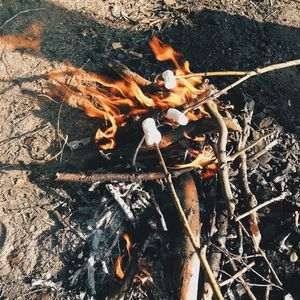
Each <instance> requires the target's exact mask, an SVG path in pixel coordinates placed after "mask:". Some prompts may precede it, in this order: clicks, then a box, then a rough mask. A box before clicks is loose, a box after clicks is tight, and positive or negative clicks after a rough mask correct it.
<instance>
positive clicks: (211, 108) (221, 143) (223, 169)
mask: <svg viewBox="0 0 300 300" xmlns="http://www.w3.org/2000/svg"><path fill="white" fill-rule="evenodd" d="M206 107H207V110H208V112H209V113H210V115H211V117H212V119H213V120H214V121H215V122H216V124H217V127H218V132H219V139H218V144H217V153H216V155H217V159H218V172H219V176H220V184H221V188H222V193H223V197H224V200H225V201H226V204H227V209H228V213H229V217H232V216H233V213H234V210H235V204H234V197H233V194H232V191H231V187H230V182H229V175H228V164H227V154H226V145H227V137H228V130H227V127H226V125H225V122H224V120H223V118H222V116H221V115H220V113H219V112H218V109H217V107H216V104H215V103H214V102H212V101H209V102H207V104H206Z"/></svg>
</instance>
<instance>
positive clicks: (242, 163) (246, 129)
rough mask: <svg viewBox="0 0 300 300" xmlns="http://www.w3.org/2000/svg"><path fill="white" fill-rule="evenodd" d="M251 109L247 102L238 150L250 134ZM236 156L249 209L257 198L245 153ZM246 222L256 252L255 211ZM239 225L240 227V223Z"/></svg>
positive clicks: (251, 104) (257, 244)
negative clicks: (250, 183) (249, 176)
mask: <svg viewBox="0 0 300 300" xmlns="http://www.w3.org/2000/svg"><path fill="white" fill-rule="evenodd" d="M253 109H254V102H247V103H246V104H245V108H244V113H243V123H244V126H243V130H242V134H241V136H240V139H239V142H238V149H239V150H240V149H243V148H245V146H246V142H247V139H248V137H249V135H250V124H251V120H252V115H253ZM256 143H258V141H256ZM256 143H254V144H256ZM252 144H253V143H252ZM238 158H239V169H238V171H239V178H240V183H241V191H242V197H243V199H244V202H245V203H246V205H247V207H248V208H249V209H251V208H253V207H255V206H256V205H257V199H256V197H255V195H254V194H253V193H252V191H251V189H250V186H249V181H248V170H247V157H246V153H245V152H243V153H241V155H240V156H239V157H238ZM248 222H249V225H250V232H251V238H252V241H253V245H254V248H255V251H256V252H257V248H258V247H259V244H260V242H261V233H260V230H259V226H258V223H259V218H258V215H257V213H256V212H252V213H251V214H250V217H249V218H248ZM239 227H240V228H241V226H240V225H239Z"/></svg>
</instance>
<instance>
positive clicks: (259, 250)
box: [238, 221, 282, 286]
mask: <svg viewBox="0 0 300 300" xmlns="http://www.w3.org/2000/svg"><path fill="white" fill-rule="evenodd" d="M238 223H239V224H240V226H241V227H242V229H243V231H244V233H245V234H246V235H247V237H248V238H250V239H251V235H250V233H249V232H248V231H247V229H246V228H245V227H244V225H243V223H242V222H241V221H238ZM258 252H259V253H260V254H261V256H262V257H263V258H264V260H265V261H266V263H267V265H268V267H269V269H270V270H271V272H272V274H273V276H274V277H275V279H276V281H277V283H278V285H279V286H282V282H281V281H280V279H279V277H278V275H277V274H276V272H275V270H274V268H273V266H272V265H271V263H270V261H269V260H268V258H267V255H266V253H265V252H264V250H262V249H261V248H260V247H258Z"/></svg>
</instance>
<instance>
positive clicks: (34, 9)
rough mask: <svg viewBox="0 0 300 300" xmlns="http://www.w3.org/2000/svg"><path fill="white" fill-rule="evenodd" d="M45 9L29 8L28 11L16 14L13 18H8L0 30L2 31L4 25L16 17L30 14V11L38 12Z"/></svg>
mask: <svg viewBox="0 0 300 300" xmlns="http://www.w3.org/2000/svg"><path fill="white" fill-rule="evenodd" d="M45 9H46V8H30V9H26V10H23V11H20V12H18V13H17V14H15V15H14V16H12V17H11V18H9V19H8V20H6V21H5V22H4V23H3V24H2V25H1V26H0V29H2V28H3V27H4V26H5V25H6V24H8V23H9V22H10V21H12V20H13V19H15V18H16V17H18V16H20V15H22V14H25V13H28V12H31V11H39V10H45Z"/></svg>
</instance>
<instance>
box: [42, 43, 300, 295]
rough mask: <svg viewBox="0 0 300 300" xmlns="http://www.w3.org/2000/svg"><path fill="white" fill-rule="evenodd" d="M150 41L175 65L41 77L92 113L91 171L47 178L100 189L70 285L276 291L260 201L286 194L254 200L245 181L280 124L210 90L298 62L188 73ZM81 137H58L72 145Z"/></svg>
mask: <svg viewBox="0 0 300 300" xmlns="http://www.w3.org/2000/svg"><path fill="white" fill-rule="evenodd" d="M150 47H151V49H152V51H153V53H154V54H155V56H156V59H157V60H158V61H171V62H172V64H173V67H174V69H172V70H166V71H165V72H163V73H162V74H154V75H153V79H152V80H148V79H145V78H143V77H141V76H140V75H138V74H137V73H135V72H133V71H131V70H130V69H129V68H128V67H127V66H124V65H123V64H122V63H121V62H117V61H115V62H112V63H110V64H109V65H108V66H107V68H106V69H107V72H106V73H105V75H99V74H96V73H88V72H86V71H85V70H84V69H83V68H81V69H79V68H75V67H73V66H68V67H67V68H66V69H65V70H59V71H53V72H51V73H49V74H48V75H47V78H48V80H49V82H51V85H49V96H51V97H59V98H60V99H61V100H62V101H64V102H66V103H67V104H69V105H70V106H72V107H74V108H79V109H81V110H83V111H84V112H85V113H86V114H87V115H88V116H90V117H92V118H96V119H97V120H99V128H98V130H97V133H96V136H95V138H94V140H95V143H96V145H97V147H98V151H97V161H98V162H99V160H100V164H99V168H98V169H97V170H93V171H89V170H82V173H57V175H56V180H57V181H65V182H69V183H70V184H75V183H81V184H87V185H89V186H90V188H89V190H90V191H91V192H93V191H99V192H100V193H101V195H102V196H101V203H100V205H99V210H97V211H96V212H95V214H94V216H93V218H92V219H91V220H90V222H89V223H90V225H89V228H88V230H89V234H87V235H85V236H82V235H81V234H79V233H77V234H79V235H80V239H81V240H82V243H84V245H85V246H84V247H85V249H86V250H85V251H84V252H81V253H80V254H79V256H80V257H79V259H80V264H78V265H77V269H76V270H75V272H74V273H73V274H72V275H71V276H70V286H71V287H76V286H77V284H78V282H80V281H84V282H85V290H84V291H81V292H82V296H83V297H85V295H87V297H88V298H89V299H98V298H99V299H188V300H193V299H212V298H213V297H214V298H216V299H224V298H228V299H238V298H239V297H242V295H247V296H248V298H250V299H260V298H261V295H262V293H265V294H266V295H267V294H268V293H270V290H273V289H280V290H281V289H283V287H282V282H281V280H280V278H279V276H278V275H277V272H276V269H275V268H274V267H273V266H272V264H271V263H270V260H269V259H268V257H267V255H266V253H265V251H264V249H263V247H262V246H261V240H262V237H261V233H260V224H259V210H260V209H262V208H263V207H266V206H268V205H273V204H272V203H274V202H277V201H283V200H285V199H288V197H289V196H290V192H289V190H288V189H287V188H284V187H283V189H282V191H281V193H280V194H275V195H270V197H269V199H267V200H266V201H262V199H257V198H256V196H255V195H254V193H253V192H252V187H251V184H250V183H249V176H250V175H251V174H255V173H256V169H257V167H258V165H260V164H262V165H263V164H264V163H263V161H262V160H259V158H261V157H264V156H266V155H267V154H268V152H269V151H272V148H273V147H274V146H277V144H278V143H279V136H280V128H277V127H274V126H273V127H272V126H265V127H263V128H254V127H253V123H252V116H253V112H254V102H253V101H246V102H245V103H244V107H243V109H242V110H240V111H236V110H235V109H234V106H233V105H232V104H231V103H225V102H223V101H222V100H220V99H219V97H220V96H222V95H224V94H226V93H227V91H228V90H230V89H231V88H234V87H235V86H237V85H238V84H240V83H241V82H243V81H245V80H247V79H249V78H250V77H253V76H256V75H259V74H263V73H266V72H269V71H273V70H278V69H281V68H286V67H292V66H295V65H298V64H299V63H300V61H299V60H297V61H291V62H287V63H281V64H278V65H272V66H269V67H265V68H261V69H256V70H254V71H228V72H224V71H222V72H206V73H192V72H191V71H190V68H189V63H188V62H187V61H186V60H184V58H183V55H182V54H181V53H179V52H177V51H175V50H174V49H173V48H172V47H171V46H170V45H167V44H165V43H163V42H162V41H160V40H159V39H158V38H156V37H153V39H152V41H151V42H150ZM214 76H238V77H240V78H239V79H238V80H237V81H234V83H233V84H231V85H229V86H227V87H226V88H224V89H222V90H218V89H217V87H215V86H214V85H213V84H211V83H210V81H209V80H208V79H206V78H207V77H210V78H213V77H214ZM90 140H92V139H85V140H82V141H75V142H68V141H66V144H67V145H68V146H69V147H70V148H71V149H72V150H73V151H76V149H78V148H79V147H84V146H85V145H86V144H89V143H90ZM262 167H264V166H262ZM257 178H259V175H258V176H257ZM283 247H284V241H283ZM257 265H259V266H260V268H259V269H257V268H256V266H257ZM262 269H263V270H264V271H263V272H261V270H262ZM258 270H259V271H258ZM258 287H260V289H259V288H258ZM257 289H259V292H258V293H257ZM262 290H263V292H262Z"/></svg>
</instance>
